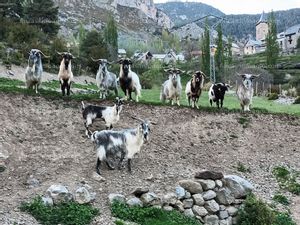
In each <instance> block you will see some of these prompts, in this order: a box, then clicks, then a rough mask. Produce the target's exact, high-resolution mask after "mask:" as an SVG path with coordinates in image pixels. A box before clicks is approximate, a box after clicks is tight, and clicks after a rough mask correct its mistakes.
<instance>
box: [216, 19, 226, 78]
mask: <svg viewBox="0 0 300 225" xmlns="http://www.w3.org/2000/svg"><path fill="white" fill-rule="evenodd" d="M217 32H218V38H217V51H216V55H215V61H216V70H217V78H216V79H217V80H220V81H221V75H222V73H223V72H224V46H223V32H222V26H221V24H219V25H218V27H217Z"/></svg>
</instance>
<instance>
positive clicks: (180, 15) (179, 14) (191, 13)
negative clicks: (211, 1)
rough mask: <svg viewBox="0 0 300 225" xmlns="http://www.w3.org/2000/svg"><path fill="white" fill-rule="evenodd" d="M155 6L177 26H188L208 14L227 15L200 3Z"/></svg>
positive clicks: (174, 3) (169, 3)
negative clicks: (187, 24)
mask: <svg viewBox="0 0 300 225" xmlns="http://www.w3.org/2000/svg"><path fill="white" fill-rule="evenodd" d="M155 5H156V7H157V8H159V9H161V10H162V11H163V12H165V13H166V14H167V15H168V16H169V17H170V18H171V20H172V21H173V22H174V23H175V25H182V24H186V23H188V22H191V21H194V20H196V19H199V18H201V17H203V16H206V15H208V14H213V15H216V16H224V15H225V14H224V13H223V12H221V11H220V10H218V9H216V8H214V7H212V6H210V5H207V4H204V3H200V2H167V3H160V4H155Z"/></svg>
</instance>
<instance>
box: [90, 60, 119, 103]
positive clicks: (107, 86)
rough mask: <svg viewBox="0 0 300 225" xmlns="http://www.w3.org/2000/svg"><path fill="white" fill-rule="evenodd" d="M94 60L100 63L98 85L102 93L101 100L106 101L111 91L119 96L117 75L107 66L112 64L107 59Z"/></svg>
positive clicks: (97, 77)
mask: <svg viewBox="0 0 300 225" xmlns="http://www.w3.org/2000/svg"><path fill="white" fill-rule="evenodd" d="M92 60H93V61H94V62H98V63H99V69H98V72H97V75H96V83H97V86H98V88H99V91H100V98H102V99H105V98H106V97H107V96H108V94H109V90H114V91H115V95H116V96H118V86H117V75H116V74H114V73H112V72H109V71H108V70H107V65H110V64H111V63H110V62H108V61H107V60H106V59H93V58H92Z"/></svg>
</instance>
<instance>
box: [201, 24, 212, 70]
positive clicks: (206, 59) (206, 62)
mask: <svg viewBox="0 0 300 225" xmlns="http://www.w3.org/2000/svg"><path fill="white" fill-rule="evenodd" d="M207 24H208V22H207V20H206V25H207ZM201 51H202V68H201V70H202V71H203V72H204V73H205V74H207V75H208V74H210V38H209V30H208V26H205V30H204V34H203V35H202V43H201Z"/></svg>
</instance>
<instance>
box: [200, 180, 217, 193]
mask: <svg viewBox="0 0 300 225" xmlns="http://www.w3.org/2000/svg"><path fill="white" fill-rule="evenodd" d="M197 182H199V183H200V184H201V186H202V188H203V190H204V191H208V190H213V189H214V188H215V187H216V183H215V181H213V180H201V179H200V180H197Z"/></svg>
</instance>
